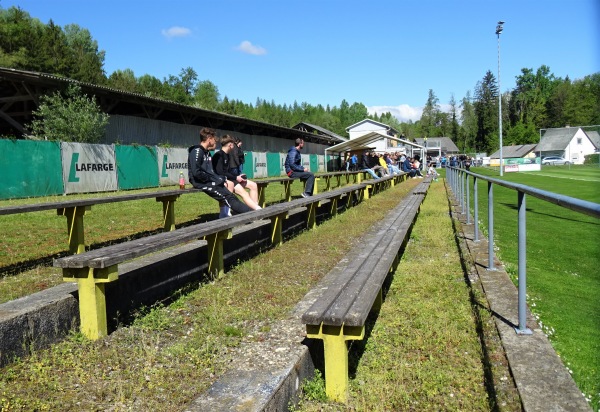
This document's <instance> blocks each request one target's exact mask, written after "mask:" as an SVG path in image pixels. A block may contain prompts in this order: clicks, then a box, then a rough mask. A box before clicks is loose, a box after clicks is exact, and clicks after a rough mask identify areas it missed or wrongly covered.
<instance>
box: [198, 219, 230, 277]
mask: <svg viewBox="0 0 600 412" xmlns="http://www.w3.org/2000/svg"><path fill="white" fill-rule="evenodd" d="M232 234H233V230H232V229H226V230H222V231H220V232H217V233H213V234H211V235H208V236H204V239H205V240H206V241H207V242H208V273H209V274H211V275H212V276H214V277H215V279H217V278H219V277H221V276H223V274H225V263H224V260H223V240H224V239H231V237H232Z"/></svg>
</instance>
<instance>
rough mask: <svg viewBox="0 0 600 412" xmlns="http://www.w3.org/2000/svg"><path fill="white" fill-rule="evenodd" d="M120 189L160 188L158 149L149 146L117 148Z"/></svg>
mask: <svg viewBox="0 0 600 412" xmlns="http://www.w3.org/2000/svg"><path fill="white" fill-rule="evenodd" d="M115 156H116V158H117V173H118V182H119V189H121V190H127V189H141V188H144V187H157V186H158V182H159V180H158V170H157V169H156V164H157V157H156V148H155V147H148V146H120V145H119V146H115Z"/></svg>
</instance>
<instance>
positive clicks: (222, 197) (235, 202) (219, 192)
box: [202, 186, 252, 213]
mask: <svg viewBox="0 0 600 412" xmlns="http://www.w3.org/2000/svg"><path fill="white" fill-rule="evenodd" d="M202 191H203V192H204V193H206V194H207V195H209V196H210V197H212V198H213V199H216V200H218V201H219V202H225V204H226V205H227V206H229V207H230V208H231V210H233V211H234V212H236V213H246V212H250V211H252V209H251V208H250V207H248V206H247V205H245V204H244V203H242V201H241V200H239V199H238V198H237V197H235V195H234V194H233V193H231V192H230V191H229V190H228V189H227V188H226V187H224V186H205V187H203V188H202Z"/></svg>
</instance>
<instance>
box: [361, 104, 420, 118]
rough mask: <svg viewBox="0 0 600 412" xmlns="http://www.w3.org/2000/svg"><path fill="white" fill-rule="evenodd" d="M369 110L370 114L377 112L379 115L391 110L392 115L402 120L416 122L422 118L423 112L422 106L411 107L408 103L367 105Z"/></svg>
mask: <svg viewBox="0 0 600 412" xmlns="http://www.w3.org/2000/svg"><path fill="white" fill-rule="evenodd" d="M367 110H368V111H369V114H375V113H377V114H378V115H380V114H382V113H387V112H390V113H391V114H392V116H394V117H396V118H397V119H398V120H399V121H401V122H408V121H409V120H412V121H413V122H416V121H417V120H419V119H420V118H421V114H422V113H423V108H422V107H411V106H409V105H407V104H401V105H398V106H371V107H367Z"/></svg>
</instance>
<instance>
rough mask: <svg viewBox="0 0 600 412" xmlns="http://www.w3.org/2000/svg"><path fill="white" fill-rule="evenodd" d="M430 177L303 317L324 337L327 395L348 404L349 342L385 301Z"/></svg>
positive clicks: (314, 334)
mask: <svg viewBox="0 0 600 412" xmlns="http://www.w3.org/2000/svg"><path fill="white" fill-rule="evenodd" d="M429 183H430V180H429V179H426V180H425V181H423V182H422V183H420V184H419V185H418V186H417V187H415V189H413V191H412V192H411V193H410V194H409V195H407V196H406V197H405V198H404V199H403V200H402V201H401V202H400V204H399V205H398V206H397V207H396V208H394V209H393V210H392V211H391V212H390V213H389V214H388V216H387V217H386V218H385V220H384V221H383V222H382V224H381V225H378V226H377V228H374V229H373V230H371V231H370V232H369V233H368V234H367V235H366V236H365V237H364V238H363V239H362V240H361V242H360V247H359V248H358V250H352V251H351V252H350V253H349V254H348V255H347V256H346V257H345V259H343V260H342V261H341V262H340V264H338V265H337V266H336V267H335V268H334V269H333V270H332V271H331V272H330V274H329V275H328V277H327V278H328V279H333V280H331V283H329V284H328V285H327V287H326V288H325V290H324V292H323V293H322V295H321V296H320V297H319V298H317V300H316V301H315V302H314V303H313V304H312V306H311V307H310V308H309V309H308V310H307V311H306V312H305V313H304V314H303V315H302V323H304V324H305V325H306V335H307V337H309V338H313V339H321V340H322V341H323V347H324V356H325V386H326V393H327V396H328V397H329V398H330V399H331V400H334V401H338V402H346V400H347V396H348V349H347V346H346V342H347V341H349V340H362V339H363V338H364V336H365V321H366V319H367V317H368V315H369V313H370V312H371V311H372V310H378V309H379V308H380V306H381V303H382V298H383V297H382V286H383V283H384V281H385V279H386V278H387V276H388V274H389V273H391V272H393V271H394V270H395V268H396V266H397V264H398V261H399V252H400V250H401V249H402V246H403V245H404V243H405V242H406V241H407V238H408V236H407V235H408V233H409V231H410V228H411V227H412V224H413V222H414V221H415V219H416V216H417V214H418V211H419V208H420V205H421V203H422V202H423V199H424V198H425V194H426V192H427V189H428V187H429Z"/></svg>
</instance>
